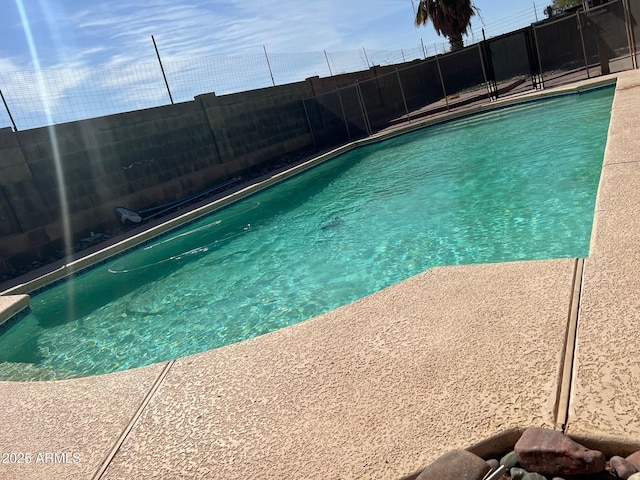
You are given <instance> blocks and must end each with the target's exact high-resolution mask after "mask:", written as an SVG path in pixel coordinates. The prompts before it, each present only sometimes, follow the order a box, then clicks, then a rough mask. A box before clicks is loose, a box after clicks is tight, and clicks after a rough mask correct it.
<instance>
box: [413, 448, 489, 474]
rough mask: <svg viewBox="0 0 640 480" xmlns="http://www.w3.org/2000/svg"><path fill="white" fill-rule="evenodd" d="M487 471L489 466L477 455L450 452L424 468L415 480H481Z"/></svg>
mask: <svg viewBox="0 0 640 480" xmlns="http://www.w3.org/2000/svg"><path fill="white" fill-rule="evenodd" d="M489 470H491V467H489V464H487V462H485V461H484V460H483V459H482V458H480V457H478V456H477V455H474V454H473V453H471V452H467V451H466V450H452V451H451V452H448V453H445V454H444V455H442V456H441V457H440V458H438V459H437V460H436V461H435V462H433V463H432V464H431V465H429V466H428V467H427V468H425V469H424V470H423V471H422V473H420V475H418V478H416V480H482V479H483V478H484V477H485V475H486V474H487V473H488V472H489Z"/></svg>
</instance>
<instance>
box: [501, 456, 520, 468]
mask: <svg viewBox="0 0 640 480" xmlns="http://www.w3.org/2000/svg"><path fill="white" fill-rule="evenodd" d="M500 465H504V467H505V468H506V469H507V470H511V469H512V468H513V467H515V466H516V465H518V456H517V455H516V452H509V453H507V454H506V455H505V456H504V457H502V458H501V459H500Z"/></svg>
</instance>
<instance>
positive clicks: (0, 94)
mask: <svg viewBox="0 0 640 480" xmlns="http://www.w3.org/2000/svg"><path fill="white" fill-rule="evenodd" d="M0 97H2V103H4V108H6V110H7V113H8V114H9V120H11V125H13V131H14V132H17V131H18V127H16V122H14V121H13V115H11V110H9V105H7V101H6V100H5V99H4V95H3V94H2V90H0Z"/></svg>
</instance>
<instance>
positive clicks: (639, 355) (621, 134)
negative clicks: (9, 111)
mask: <svg viewBox="0 0 640 480" xmlns="http://www.w3.org/2000/svg"><path fill="white" fill-rule="evenodd" d="M639 128H640V75H639V74H638V72H629V73H625V74H621V75H620V78H619V80H618V86H617V89H616V95H615V100H614V104H613V111H612V121H611V126H610V131H609V138H608V143H607V148H606V152H605V160H604V167H603V170H602V175H601V179H600V187H599V191H598V198H597V202H596V214H595V223H594V230H593V234H592V241H591V250H590V254H589V258H587V259H586V260H585V270H584V276H583V289H582V299H581V302H580V315H579V321H578V331H577V349H576V357H575V363H574V381H573V391H572V398H571V404H570V410H569V423H568V428H567V432H568V433H569V434H570V435H576V436H580V437H585V438H588V439H590V440H596V441H597V440H606V441H610V442H613V443H620V442H628V443H631V444H636V445H637V444H640V401H639V400H638V385H640V342H639V341H638V338H639V337H638V325H639V324H640V323H639V322H640V276H639V275H638V271H639V269H640V235H639V234H638V232H640V219H639V217H638V212H640V195H638V192H639V191H640V140H639V139H640V135H638V129H639Z"/></svg>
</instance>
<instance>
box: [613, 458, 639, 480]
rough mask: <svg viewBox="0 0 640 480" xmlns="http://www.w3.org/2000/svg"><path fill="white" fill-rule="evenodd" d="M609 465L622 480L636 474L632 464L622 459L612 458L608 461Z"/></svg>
mask: <svg viewBox="0 0 640 480" xmlns="http://www.w3.org/2000/svg"><path fill="white" fill-rule="evenodd" d="M609 465H611V468H613V469H614V470H615V471H616V474H617V475H618V477H620V478H622V479H623V480H627V478H629V477H630V476H631V475H633V474H634V473H638V469H637V468H636V467H635V465H633V463H631V462H629V461H627V460H625V459H624V458H622V457H618V456H613V457H611V458H610V459H609Z"/></svg>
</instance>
